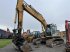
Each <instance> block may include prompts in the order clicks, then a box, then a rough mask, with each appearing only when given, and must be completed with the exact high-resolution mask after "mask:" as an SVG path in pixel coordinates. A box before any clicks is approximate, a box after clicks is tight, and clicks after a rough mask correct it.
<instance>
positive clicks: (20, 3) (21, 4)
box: [12, 0, 47, 50]
mask: <svg viewBox="0 0 70 52" xmlns="http://www.w3.org/2000/svg"><path fill="white" fill-rule="evenodd" d="M24 11H26V12H28V13H29V14H30V15H32V16H33V17H34V18H35V19H37V20H38V21H39V22H40V23H41V24H42V26H43V28H44V29H45V30H46V28H47V23H46V21H45V19H44V17H43V16H42V15H41V14H40V13H39V12H38V11H36V10H35V9H34V8H33V7H32V6H31V5H28V4H27V3H26V2H25V1H24V0H17V5H16V16H15V22H14V23H16V21H18V23H16V24H18V25H17V29H14V30H13V33H14V35H13V40H12V41H13V43H14V44H15V45H16V46H17V47H18V48H19V50H20V46H21V45H22V44H23V42H24V41H25V39H24V38H23V37H22V36H21V32H22V23H23V12H24ZM16 19H18V20H16Z"/></svg>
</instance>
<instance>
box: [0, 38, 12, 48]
mask: <svg viewBox="0 0 70 52" xmlns="http://www.w3.org/2000/svg"><path fill="white" fill-rule="evenodd" d="M11 43H12V42H11V39H0V48H3V47H5V46H7V45H8V44H11Z"/></svg>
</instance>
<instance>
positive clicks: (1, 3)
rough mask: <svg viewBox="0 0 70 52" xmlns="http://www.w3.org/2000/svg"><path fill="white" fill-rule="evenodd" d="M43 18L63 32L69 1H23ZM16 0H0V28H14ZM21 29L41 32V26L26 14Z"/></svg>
mask: <svg viewBox="0 0 70 52" xmlns="http://www.w3.org/2000/svg"><path fill="white" fill-rule="evenodd" d="M25 1H26V2H27V3H28V4H29V5H32V6H33V7H34V8H35V9H36V10H37V11H38V12H40V13H41V14H42V15H43V17H44V18H45V20H46V22H47V23H48V24H49V23H54V24H56V25H57V27H58V29H59V30H61V31H63V30H64V28H65V20H70V0H25ZM16 3H17V0H0V28H3V29H6V27H9V28H10V29H13V28H14V23H13V22H14V17H15V8H16ZM23 28H24V29H26V30H27V29H31V30H39V31H41V24H40V22H38V21H37V20H36V19H34V18H33V17H32V16H31V15H29V14H28V13H27V12H24V19H23Z"/></svg>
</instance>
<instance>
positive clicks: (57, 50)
mask: <svg viewBox="0 0 70 52" xmlns="http://www.w3.org/2000/svg"><path fill="white" fill-rule="evenodd" d="M64 48H65V47H64V46H55V47H53V48H48V47H46V46H45V45H41V46H40V47H39V48H35V47H34V46H32V49H33V51H31V52H64ZM0 52H18V51H17V50H15V48H14V47H13V44H10V45H8V46H6V47H4V48H1V49H0Z"/></svg>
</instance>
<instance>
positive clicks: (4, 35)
mask: <svg viewBox="0 0 70 52" xmlns="http://www.w3.org/2000/svg"><path fill="white" fill-rule="evenodd" d="M12 34H13V33H11V32H10V31H5V30H2V29H0V38H12Z"/></svg>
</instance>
